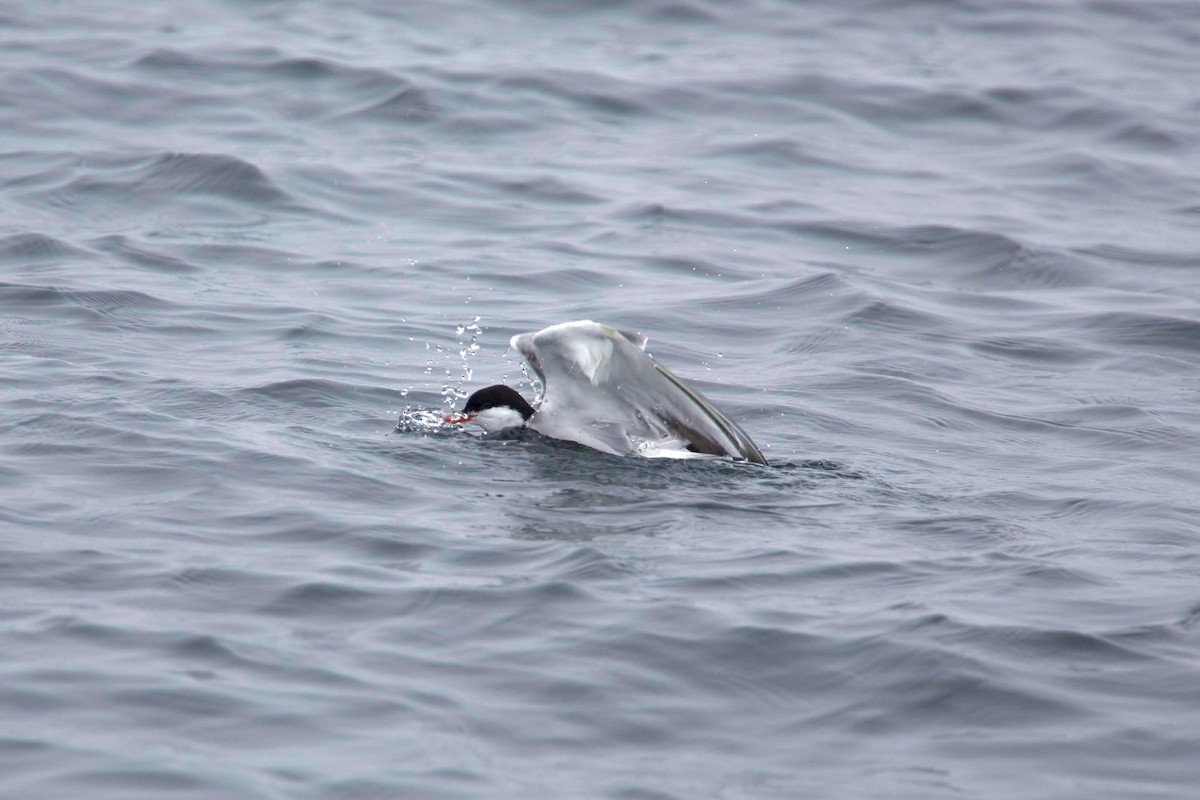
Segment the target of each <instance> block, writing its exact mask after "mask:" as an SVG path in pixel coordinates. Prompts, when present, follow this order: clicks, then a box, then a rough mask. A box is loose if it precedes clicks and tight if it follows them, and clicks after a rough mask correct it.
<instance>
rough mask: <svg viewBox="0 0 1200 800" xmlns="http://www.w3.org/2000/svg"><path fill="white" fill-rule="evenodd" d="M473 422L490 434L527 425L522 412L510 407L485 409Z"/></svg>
mask: <svg viewBox="0 0 1200 800" xmlns="http://www.w3.org/2000/svg"><path fill="white" fill-rule="evenodd" d="M471 421H472V422H474V423H475V424H476V425H478V426H479V427H481V428H483V429H484V430H485V431H487V432H488V433H495V432H496V431H502V430H504V429H505V428H519V427H521V426H522V425H524V424H525V419H524V418H523V417H522V416H521V412H519V411H517V410H516V409H515V408H510V407H509V406H496V407H495V408H485V409H484V410H483V411H480V412H479V413H478V414H476V415H475V418H474V419H473V420H471Z"/></svg>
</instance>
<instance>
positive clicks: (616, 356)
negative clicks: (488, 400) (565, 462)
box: [512, 320, 767, 464]
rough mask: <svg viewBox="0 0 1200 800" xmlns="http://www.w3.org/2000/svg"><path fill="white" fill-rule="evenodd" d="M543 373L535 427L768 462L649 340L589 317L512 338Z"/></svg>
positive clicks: (595, 442)
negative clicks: (659, 357)
mask: <svg viewBox="0 0 1200 800" xmlns="http://www.w3.org/2000/svg"><path fill="white" fill-rule="evenodd" d="M512 346H513V347H515V348H516V349H517V350H519V351H520V352H521V354H522V355H523V356H525V358H526V360H527V361H529V365H530V366H531V367H533V369H534V371H535V372H537V374H538V377H540V378H541V379H542V385H543V397H542V402H541V404H540V405H539V406H538V410H537V414H535V415H534V417H533V420H532V421H531V422H530V426H531V427H532V428H534V429H535V430H537V431H538V432H540V433H543V434H545V435H547V436H551V437H553V438H555V439H567V440H569V441H573V442H579V443H580V444H585V445H587V446H589V447H594V448H596V449H597V450H603V451H605V452H608V453H617V454H620V455H628V454H634V453H640V454H643V455H645V454H651V453H655V452H657V453H658V454H661V455H666V454H668V453H667V452H665V451H669V450H670V449H671V448H672V447H674V448H676V449H678V450H682V449H686V450H687V451H691V452H692V453H705V454H709V455H718V456H735V457H738V458H744V459H746V460H748V461H753V462H755V463H758V464H766V463H767V460H766V458H764V457H763V454H762V452H761V451H760V450H759V449H758V447H757V446H755V444H754V442H753V441H751V439H750V437H749V436H747V435H746V433H745V431H743V430H742V429H741V428H739V427H738V426H737V424H735V423H734V422H733V421H732V420H731V419H729V418H728V417H726V416H725V415H724V414H722V413H721V412H720V411H718V410H717V409H716V408H715V407H714V406H713V405H712V403H710V402H708V400H706V399H704V397H703V396H702V395H701V394H700V393H699V392H697V391H696V390H695V389H693V388H692V387H690V386H688V385H687V384H686V383H684V382H683V381H682V380H680V379H679V378H677V377H675V375H673V374H672V373H671V372H670V371H669V370H667V369H666V368H665V367H663V366H662V365H660V364H659V363H658V362H656V361H655V360H654V359H652V358H651V357H650V356H648V355H646V353H644V352H643V351H642V348H644V347H645V346H646V340H645V338H643V337H642V336H640V335H638V334H633V333H625V332H623V331H618V330H617V329H616V328H610V327H609V326H607V325H602V324H600V323H597V322H592V321H591V320H583V321H580V322H565V323H563V324H561V325H552V326H551V327H549V328H545V329H543V330H540V331H537V332H535V333H523V334H521V335H519V336H514V337H513V338H512Z"/></svg>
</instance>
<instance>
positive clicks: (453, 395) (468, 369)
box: [442, 316, 483, 410]
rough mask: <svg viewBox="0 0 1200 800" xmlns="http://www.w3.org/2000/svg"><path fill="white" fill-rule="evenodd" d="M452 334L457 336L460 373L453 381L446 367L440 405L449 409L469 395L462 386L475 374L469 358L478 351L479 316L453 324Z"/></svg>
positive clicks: (451, 373)
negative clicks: (465, 321)
mask: <svg viewBox="0 0 1200 800" xmlns="http://www.w3.org/2000/svg"><path fill="white" fill-rule="evenodd" d="M454 334H455V336H457V337H458V358H459V360H460V361H461V362H462V374H461V375H460V376H459V378H458V382H457V383H454V382H452V381H451V380H450V377H451V376H452V375H453V370H451V369H449V368H447V369H446V379H447V380H446V382H445V383H443V384H442V405H444V406H446V407H447V408H448V409H450V410H454V408H455V406H457V405H458V401H459V400H464V399H466V398H467V397H468V395H469V392H467V390H466V389H465V388H463V387H464V386H465V385H466V384H469V383H470V382H471V378H472V377H474V375H475V369H474V367H472V366H471V360H472V359H474V358H475V355H476V354H477V353H478V352H479V337H480V336H481V335H483V326H481V325H480V324H479V317H478V316H476V317H473V318H472V319H471V321H470V322H468V323H465V324H460V325H457V326H455V328H454Z"/></svg>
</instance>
